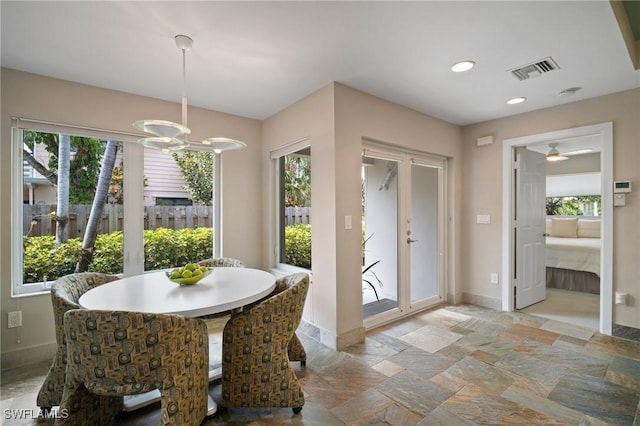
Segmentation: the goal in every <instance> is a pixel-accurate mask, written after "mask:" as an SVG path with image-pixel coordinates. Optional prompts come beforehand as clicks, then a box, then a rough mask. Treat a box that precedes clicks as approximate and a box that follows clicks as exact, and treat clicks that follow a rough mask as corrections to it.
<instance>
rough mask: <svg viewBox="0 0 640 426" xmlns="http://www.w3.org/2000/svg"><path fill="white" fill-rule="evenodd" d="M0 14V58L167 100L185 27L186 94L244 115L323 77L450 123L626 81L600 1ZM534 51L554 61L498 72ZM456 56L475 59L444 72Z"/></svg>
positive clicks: (50, 5) (633, 82)
mask: <svg viewBox="0 0 640 426" xmlns="http://www.w3.org/2000/svg"><path fill="white" fill-rule="evenodd" d="M0 14H1V18H2V28H1V41H2V50H1V54H2V56H1V64H2V66H3V67H8V68H13V69H18V70H23V71H28V72H33V73H37V74H43V75H47V76H52V77H56V78H61V79H65V80H71V81H76V82H80V83H85V84H90V85H94V86H99V87H105V88H109V89H115V90H121V91H125V92H130V93H135V94H139V95H145V96H150V97H154V98H159V99H164V100H169V101H175V102H179V101H180V96H181V94H182V59H181V53H180V51H179V50H178V49H177V47H176V46H175V43H174V36H175V35H176V34H186V35H189V36H191V37H192V38H193V39H194V46H193V49H192V50H191V51H190V52H188V53H187V83H188V89H187V91H188V100H189V105H194V106H199V107H203V108H208V109H212V110H217V111H223V112H227V113H231V114H237V115H241V116H245V117H252V118H257V119H264V118H267V117H269V116H271V115H273V114H274V113H276V112H278V111H280V110H282V109H283V108H285V107H287V106H288V105H290V104H292V103H293V102H295V101H297V100H299V99H301V98H303V97H304V96H306V95H308V94H310V93H312V92H313V91H315V90H317V89H319V88H321V87H323V86H325V85H327V84H328V83H330V82H332V81H337V82H340V83H343V84H345V85H347V86H350V87H353V88H355V89H358V90H361V91H364V92H367V93H370V94H373V95H375V96H378V97H380V98H383V99H386V100H389V101H392V102H395V103H398V104H401V105H405V106H407V107H409V108H413V109H415V110H418V111H420V112H423V113H425V114H429V115H431V116H434V117H438V118H441V119H443V120H446V121H448V122H451V123H454V124H458V125H465V124H470V123H477V122H482V121H486V120H490V119H494V118H499V117H504V116H508V115H513V114H519V113H522V112H527V111H531V110H536V109H540V108H545V107H551V106H555V105H559V104H563V103H567V102H573V101H576V100H580V99H586V98H591V97H596V96H601V95H604V94H608V93H613V92H618V91H622V90H627V89H631V88H636V87H640V71H634V69H633V66H632V64H631V60H630V59H629V55H628V53H627V51H626V48H625V45H624V43H623V40H622V36H621V34H620V30H619V28H618V26H617V24H616V21H615V19H614V15H613V12H612V10H611V6H610V5H609V2H608V1H567V2H563V1H554V2H548V1H531V2H529V1H513V2H485V1H474V2H462V1H438V2H419V1H417V2H365V1H359V2H300V1H295V2H293V1H291V2H212V1H175V2H154V1H142V2H133V1H118V2H102V1H100V2H97V1H88V2H61V1H46V2H31V1H17V2H13V1H2V2H0ZM547 57H552V58H553V59H554V60H555V61H556V62H557V64H558V65H559V67H560V69H559V70H556V71H552V72H550V73H547V74H543V75H542V76H540V77H538V78H535V79H531V80H526V81H519V80H518V79H516V78H515V77H514V76H513V75H511V73H510V72H508V70H510V69H513V68H516V67H519V66H522V65H525V64H528V63H531V62H535V61H538V60H541V59H544V58H547ZM463 59H471V60H473V61H475V62H476V63H477V66H476V67H475V68H474V69H473V70H472V71H470V72H467V73H459V74H456V73H452V72H451V71H450V66H451V65H452V64H453V63H454V62H456V61H459V60H463ZM575 86H577V87H582V90H580V91H579V92H578V93H577V94H576V95H574V96H573V97H569V98H560V97H558V96H557V93H558V92H559V91H561V90H563V89H566V88H569V87H575ZM515 96H524V97H527V99H528V100H527V102H525V103H523V104H519V105H512V106H509V105H506V103H505V102H506V100H508V99H510V98H512V97H515Z"/></svg>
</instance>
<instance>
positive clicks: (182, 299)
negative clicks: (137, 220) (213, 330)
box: [79, 267, 276, 416]
mask: <svg viewBox="0 0 640 426" xmlns="http://www.w3.org/2000/svg"><path fill="white" fill-rule="evenodd" d="M275 286H276V279H275V277H274V276H273V275H271V274H270V273H268V272H265V271H261V270H259V269H251V268H227V267H215V268H214V270H213V272H211V274H209V275H208V276H206V277H204V278H203V279H202V280H200V281H199V282H198V283H197V284H195V285H179V284H176V283H173V282H171V281H169V279H168V278H167V276H166V274H165V271H154V272H149V273H146V274H142V275H135V276H131V277H126V278H122V279H119V280H115V281H111V282H109V283H106V284H103V285H101V286H98V287H95V288H93V289H91V290H89V291H88V292H86V293H85V294H83V295H82V296H80V300H79V304H80V306H81V307H82V308H84V309H93V310H105V311H130V312H145V313H155V314H177V315H184V316H188V317H199V316H203V315H210V314H216V313H221V312H227V311H231V310H233V309H238V308H242V307H243V306H245V305H248V304H250V303H252V302H255V301H257V300H260V299H262V298H263V297H265V296H267V295H268V294H270V293H271V292H272V291H273V289H274V288H275ZM219 377H220V368H219V367H216V368H213V369H212V370H211V371H209V380H214V379H216V378H219ZM159 398H160V391H158V390H154V391H151V392H148V393H146V394H141V395H132V396H127V397H125V404H124V405H125V411H132V410H135V409H138V408H140V407H143V406H145V405H148V404H150V403H152V402H155V401H157V400H158V399H159ZM216 410H217V406H216V403H215V401H214V400H213V399H212V398H211V396H209V409H208V411H207V416H211V415H213V414H214V413H215V412H216Z"/></svg>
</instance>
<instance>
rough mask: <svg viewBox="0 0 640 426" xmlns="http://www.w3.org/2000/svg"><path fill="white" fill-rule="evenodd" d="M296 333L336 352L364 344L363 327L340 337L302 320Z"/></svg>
mask: <svg viewBox="0 0 640 426" xmlns="http://www.w3.org/2000/svg"><path fill="white" fill-rule="evenodd" d="M298 331H299V332H301V333H304V334H305V335H306V336H308V337H310V338H311V339H313V340H315V341H317V342H319V343H322V344H323V345H325V346H327V347H329V348H331V349H333V350H336V351H341V350H343V349H345V348H347V347H349V346H351V345H354V344H356V343H361V342H364V338H365V328H364V327H359V328H356V329H354V330H350V331H348V332H346V333H343V334H341V335H336V334H335V333H331V332H329V331H327V330H323V329H321V328H320V327H318V326H316V325H313V324H311V323H308V322H306V321H304V320H303V321H300V325H299V326H298Z"/></svg>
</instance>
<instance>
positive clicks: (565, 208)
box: [545, 195, 602, 216]
mask: <svg viewBox="0 0 640 426" xmlns="http://www.w3.org/2000/svg"><path fill="white" fill-rule="evenodd" d="M601 208H602V205H601V197H600V196H599V195H587V196H576V197H547V199H546V201H545V210H546V214H547V215H548V216H552V215H560V216H582V215H584V214H585V210H587V209H589V210H590V213H589V214H591V215H594V216H600V215H601Z"/></svg>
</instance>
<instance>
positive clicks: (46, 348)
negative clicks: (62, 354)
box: [0, 343, 58, 370]
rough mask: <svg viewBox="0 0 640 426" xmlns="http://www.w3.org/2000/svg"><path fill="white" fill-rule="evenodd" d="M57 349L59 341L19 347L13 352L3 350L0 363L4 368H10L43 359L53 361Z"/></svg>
mask: <svg viewBox="0 0 640 426" xmlns="http://www.w3.org/2000/svg"><path fill="white" fill-rule="evenodd" d="M57 349H58V344H57V343H48V344H46V345H40V346H33V347H30V348H25V349H18V350H16V351H11V352H3V353H2V355H1V358H0V363H1V364H2V369H3V370H8V369H11V368H17V367H23V366H25V365H30V364H36V363H39V362H43V361H51V360H53V357H54V356H55V354H56V350H57Z"/></svg>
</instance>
